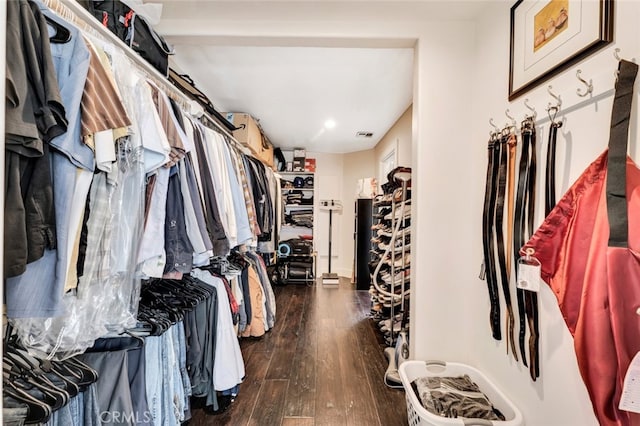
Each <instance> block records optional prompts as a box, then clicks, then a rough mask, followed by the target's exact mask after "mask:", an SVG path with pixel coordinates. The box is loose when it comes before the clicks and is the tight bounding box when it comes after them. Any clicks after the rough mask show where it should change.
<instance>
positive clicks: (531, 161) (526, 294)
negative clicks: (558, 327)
mask: <svg viewBox="0 0 640 426" xmlns="http://www.w3.org/2000/svg"><path fill="white" fill-rule="evenodd" d="M535 181H536V132H535V123H534V122H533V119H531V118H527V119H525V120H524V121H523V122H522V152H521V154H520V166H519V170H518V189H517V195H516V205H515V226H514V227H515V230H514V236H513V250H514V258H515V259H516V260H517V259H518V258H519V251H520V248H521V247H522V246H523V245H524V244H525V242H526V241H527V240H528V239H529V237H530V236H531V235H532V234H533V219H534V218H533V214H534V207H535ZM516 275H517V270H516ZM516 295H517V299H518V313H519V320H520V321H519V324H520V329H519V335H518V337H519V338H518V344H519V347H520V355H521V356H522V362H523V363H524V365H525V366H528V367H529V374H530V376H531V378H532V379H533V380H536V378H537V377H538V376H539V356H538V340H539V335H538V295H537V293H535V292H531V291H526V290H522V289H517V290H516ZM527 326H528V329H529V342H528V343H529V345H528V346H529V351H528V352H529V365H527V356H526V350H525V340H526V332H527Z"/></svg>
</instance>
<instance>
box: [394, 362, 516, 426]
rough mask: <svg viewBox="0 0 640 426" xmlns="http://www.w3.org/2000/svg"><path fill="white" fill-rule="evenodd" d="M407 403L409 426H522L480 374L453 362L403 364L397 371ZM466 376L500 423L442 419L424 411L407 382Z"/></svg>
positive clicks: (480, 420) (511, 407) (466, 366)
mask: <svg viewBox="0 0 640 426" xmlns="http://www.w3.org/2000/svg"><path fill="white" fill-rule="evenodd" d="M398 371H399V373H400V379H401V380H402V385H403V387H404V390H405V395H406V399H407V416H408V418H409V426H463V425H465V426H491V425H493V426H522V425H524V420H523V419H522V414H521V413H520V411H519V410H518V409H517V408H516V407H515V406H514V405H513V404H512V403H511V401H509V399H508V398H507V397H506V396H505V395H504V394H503V393H502V392H501V391H500V390H499V389H498V388H497V387H496V386H495V385H494V384H493V383H492V382H491V381H490V380H489V379H488V378H487V377H486V376H484V375H483V374H482V373H481V372H480V371H478V370H476V369H475V368H473V367H470V366H468V365H464V364H458V363H454V362H442V361H405V362H403V363H402V364H401V365H400V368H399V369H398ZM463 374H467V375H468V376H469V377H470V378H471V380H473V381H474V382H475V383H476V384H477V385H478V386H479V387H480V390H481V391H482V392H483V393H484V394H485V395H486V396H487V398H489V400H490V401H491V403H492V404H493V406H494V407H496V408H497V409H498V410H500V411H501V412H502V414H504V416H505V420H504V421H489V420H484V419H469V418H455V419H452V418H444V417H440V416H437V415H435V414H433V413H430V412H429V411H427V410H426V409H425V408H424V407H423V406H422V404H421V403H420V399H419V398H418V395H416V394H415V392H414V391H413V387H412V386H411V382H413V381H414V380H415V379H417V378H419V377H437V376H460V375H463Z"/></svg>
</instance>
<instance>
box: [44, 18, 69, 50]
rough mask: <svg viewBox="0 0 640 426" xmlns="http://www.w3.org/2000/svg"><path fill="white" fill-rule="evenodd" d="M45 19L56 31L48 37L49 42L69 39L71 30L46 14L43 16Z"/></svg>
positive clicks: (61, 41) (62, 41)
mask: <svg viewBox="0 0 640 426" xmlns="http://www.w3.org/2000/svg"><path fill="white" fill-rule="evenodd" d="M45 20H46V21H47V24H49V25H51V26H52V27H53V28H54V29H55V30H56V33H55V34H54V35H52V36H51V37H49V41H50V42H51V43H60V44H63V43H68V42H70V41H71V31H69V29H68V28H66V27H65V26H64V25H62V24H60V23H59V22H56V21H54V20H53V19H51V18H50V17H48V16H45Z"/></svg>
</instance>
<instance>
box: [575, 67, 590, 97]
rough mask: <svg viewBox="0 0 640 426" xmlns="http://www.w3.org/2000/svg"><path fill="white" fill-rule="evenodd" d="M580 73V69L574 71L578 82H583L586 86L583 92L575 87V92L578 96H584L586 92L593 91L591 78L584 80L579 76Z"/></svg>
mask: <svg viewBox="0 0 640 426" xmlns="http://www.w3.org/2000/svg"><path fill="white" fill-rule="evenodd" d="M580 73H582V70H578V71H576V77H577V78H578V80H580V82H581V83H582V84H584V85H585V86H586V89H585V91H584V93H582V91H581V90H580V89H579V88H578V89H576V93H577V94H578V96H580V97H582V98H584V97H585V96H587V95H588V94H590V93H592V92H593V82H592V80H591V79H589V81H588V82H587V80H585V79H584V78H582V77H580Z"/></svg>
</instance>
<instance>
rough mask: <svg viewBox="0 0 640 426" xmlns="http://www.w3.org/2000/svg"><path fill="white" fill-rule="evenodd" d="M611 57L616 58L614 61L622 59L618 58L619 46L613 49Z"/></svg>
mask: <svg viewBox="0 0 640 426" xmlns="http://www.w3.org/2000/svg"><path fill="white" fill-rule="evenodd" d="M613 57H614V58H616V61H621V60H622V59H620V48H619V47H616V48H615V49H613Z"/></svg>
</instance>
